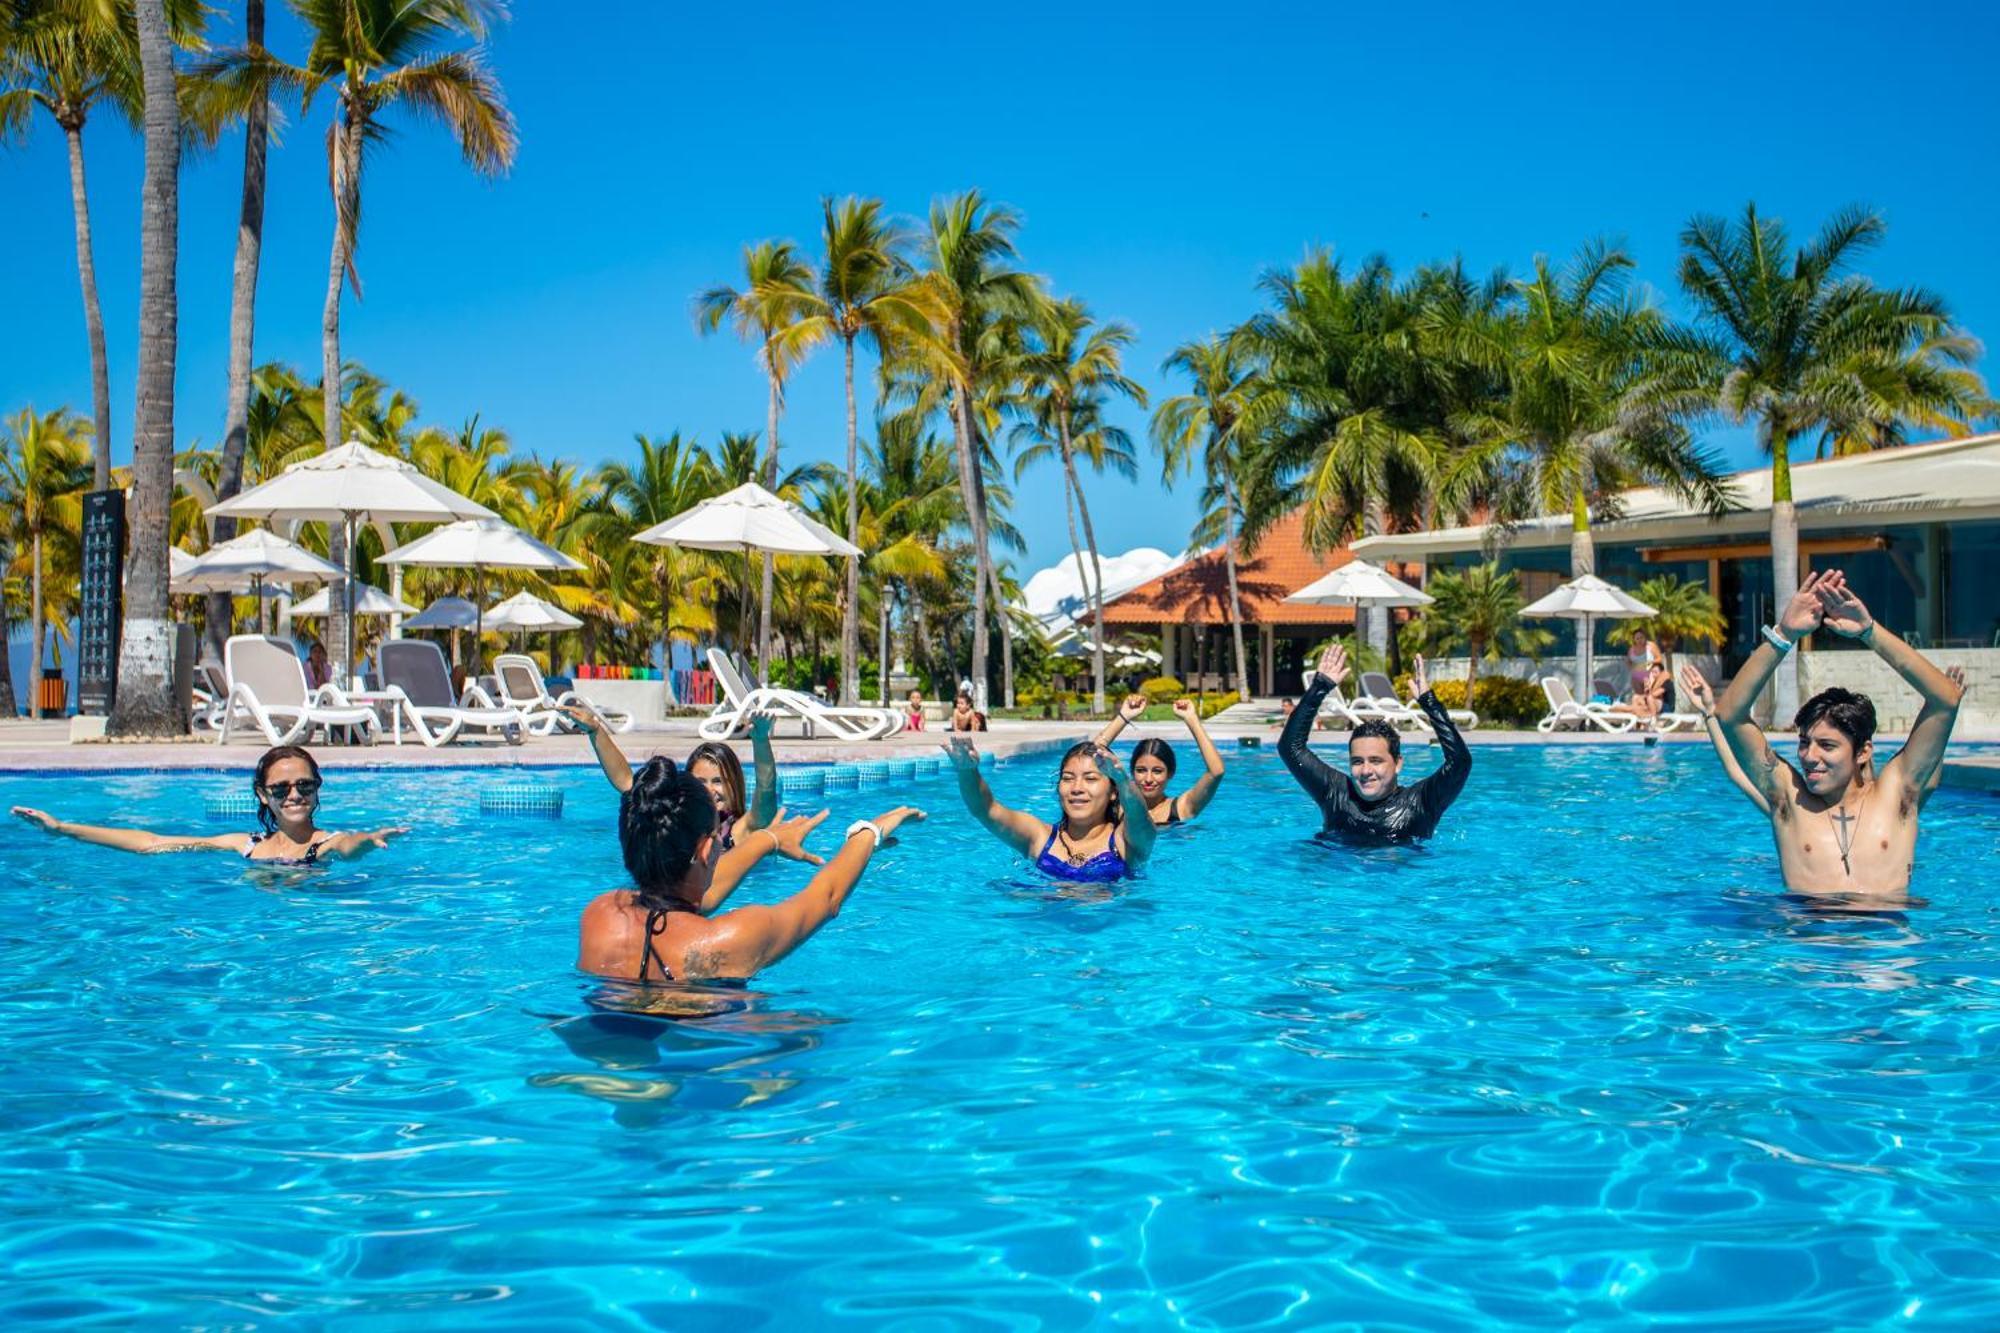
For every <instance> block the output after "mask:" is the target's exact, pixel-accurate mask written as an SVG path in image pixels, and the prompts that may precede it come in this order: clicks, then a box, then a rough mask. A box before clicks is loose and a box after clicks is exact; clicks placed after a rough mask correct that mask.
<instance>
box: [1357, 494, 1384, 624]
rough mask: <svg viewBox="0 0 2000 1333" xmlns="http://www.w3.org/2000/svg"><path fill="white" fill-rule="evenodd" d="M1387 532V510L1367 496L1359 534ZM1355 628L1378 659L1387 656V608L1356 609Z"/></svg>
mask: <svg viewBox="0 0 2000 1333" xmlns="http://www.w3.org/2000/svg"><path fill="white" fill-rule="evenodd" d="M1386 531H1388V510H1387V507H1386V506H1385V505H1384V504H1383V503H1382V501H1381V498H1380V497H1379V496H1373V495H1371V496H1369V497H1368V501H1367V503H1366V504H1364V505H1363V506H1362V509H1361V533H1362V535H1363V536H1364V537H1376V536H1380V535H1381V534H1382V533H1384V532H1386ZM1354 615H1355V619H1356V620H1357V621H1359V622H1361V623H1360V624H1359V625H1357V626H1356V628H1357V629H1359V630H1360V631H1361V633H1362V641H1363V642H1365V643H1366V644H1367V645H1368V646H1369V647H1370V648H1371V649H1373V650H1374V651H1375V653H1376V655H1377V656H1378V657H1383V658H1386V657H1388V655H1389V608H1388V607H1386V606H1369V607H1356V608H1355V612H1354Z"/></svg>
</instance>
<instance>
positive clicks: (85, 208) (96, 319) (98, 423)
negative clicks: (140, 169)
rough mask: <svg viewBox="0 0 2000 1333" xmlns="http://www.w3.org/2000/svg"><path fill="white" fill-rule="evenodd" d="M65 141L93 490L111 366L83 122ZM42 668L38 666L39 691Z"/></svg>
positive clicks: (66, 132) (106, 435) (66, 129)
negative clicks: (84, 342)
mask: <svg viewBox="0 0 2000 1333" xmlns="http://www.w3.org/2000/svg"><path fill="white" fill-rule="evenodd" d="M63 139H64V141H65V142H66V143H67V144H68V145H69V202H70V208H71V210H72V211H73V212H74V213H75V214H76V273H77V278H78V280H79V281H80V282H81V284H82V286H83V325H84V329H85V330H86V331H87V332H88V334H89V335H90V411H91V422H92V429H93V434H92V436H91V441H90V446H91V447H90V453H91V464H90V487H91V489H92V490H96V491H102V490H108V489H109V488H110V486H111V363H110V361H109V360H108V359H107V358H106V356H105V353H104V309H103V307H102V306H101V305H99V303H98V300H97V261H96V259H95V258H94V257H93V255H92V246H91V242H90V195H89V192H88V191H87V190H86V189H85V188H84V179H83V121H82V120H81V119H80V118H78V119H70V118H65V119H64V121H63ZM39 670H40V668H39V667H37V672H38V674H37V676H36V684H35V685H31V686H30V688H38V686H39V682H40V679H41V677H40V675H39Z"/></svg>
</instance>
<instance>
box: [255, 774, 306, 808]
mask: <svg viewBox="0 0 2000 1333" xmlns="http://www.w3.org/2000/svg"><path fill="white" fill-rule="evenodd" d="M319 787H320V780H319V779H318V778H300V779H299V780H298V781H296V782H273V783H271V784H270V785H269V786H267V787H265V788H264V794H265V795H266V796H271V797H275V798H276V799H277V800H278V801H279V802H280V803H281V804H282V803H283V802H285V801H289V800H291V799H292V793H293V792H297V793H298V794H299V795H301V796H317V795H319Z"/></svg>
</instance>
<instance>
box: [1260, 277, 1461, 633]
mask: <svg viewBox="0 0 2000 1333" xmlns="http://www.w3.org/2000/svg"><path fill="white" fill-rule="evenodd" d="M1429 281H1430V280H1429V278H1428V276H1427V275H1426V274H1424V273H1421V272H1420V273H1418V274H1416V275H1415V276H1413V277H1412V278H1411V279H1410V280H1407V281H1405V282H1402V283H1398V282H1397V281H1396V278H1395V275H1394V273H1393V272H1392V271H1391V270H1390V268H1389V265H1388V262H1387V261H1386V260H1384V259H1381V258H1379V257H1378V258H1374V259H1370V260H1368V261H1366V262H1365V263H1364V264H1362V266H1361V267H1360V268H1359V269H1358V270H1357V271H1356V272H1355V273H1354V274H1353V275H1352V276H1351V277H1350V276H1348V275H1347V274H1346V273H1345V272H1344V271H1343V269H1342V267H1341V264H1340V262H1339V261H1338V260H1337V259H1335V258H1334V257H1333V256H1332V255H1331V254H1329V253H1327V252H1325V251H1316V252H1314V253H1313V254H1310V255H1308V256H1307V257H1306V259H1305V260H1304V261H1302V262H1301V263H1300V264H1299V265H1298V267H1297V268H1296V269H1293V270H1291V271H1289V272H1274V273H1270V274H1267V275H1266V276H1265V277H1264V279H1263V281H1262V283H1261V286H1262V287H1263V289H1264V291H1265V293H1266V295H1267V296H1268V297H1269V299H1270V301H1271V305H1272V308H1271V309H1270V310H1268V311H1265V312H1263V313H1261V314H1258V315H1256V316H1254V317H1253V318H1252V319H1251V320H1250V321H1249V322H1248V323H1247V324H1245V325H1244V326H1243V329H1242V330H1241V336H1242V337H1243V338H1244V339H1245V342H1246V346H1247V347H1248V348H1249V349H1250V350H1251V352H1252V353H1253V354H1254V355H1255V356H1256V357H1257V359H1258V360H1259V362H1260V363H1261V365H1262V371H1263V374H1264V376H1265V377H1266V378H1267V380H1268V381H1269V383H1270V385H1271V387H1272V388H1273V389H1274V390H1275V391H1277V392H1279V393H1282V394H1283V395H1284V397H1285V400H1286V408H1287V410H1286V412H1285V413H1284V415H1283V416H1282V417H1279V418H1276V419H1274V420H1273V421H1272V422H1271V423H1270V425H1269V426H1268V427H1267V428H1266V430H1265V431H1264V432H1263V438H1262V439H1261V440H1260V441H1259V442H1258V445H1257V449H1256V453H1257V454H1258V455H1260V460H1259V464H1258V466H1259V467H1260V468H1262V469H1263V470H1264V471H1265V472H1266V474H1267V484H1265V485H1262V486H1260V493H1262V494H1263V495H1265V496H1266V497H1267V498H1268V502H1269V504H1270V505H1271V506H1272V508H1271V510H1270V511H1268V512H1266V513H1262V514H1256V515H1252V516H1251V518H1252V521H1251V523H1250V524H1249V525H1248V526H1249V528H1250V530H1251V535H1253V536H1254V535H1256V533H1257V532H1260V531H1261V530H1262V528H1263V527H1264V526H1265V525H1267V524H1268V523H1269V522H1270V521H1272V520H1273V519H1275V518H1276V517H1277V516H1278V515H1279V514H1280V513H1282V512H1285V511H1287V510H1289V509H1291V508H1293V507H1295V506H1297V505H1300V504H1303V505H1304V507H1305V518H1306V534H1307V540H1308V542H1309V543H1310V544H1311V545H1313V546H1314V547H1315V548H1325V547H1329V546H1332V545H1335V544H1337V543H1338V542H1339V541H1340V540H1341V539H1342V538H1344V537H1346V536H1348V535H1350V534H1351V533H1353V532H1354V531H1355V530H1356V529H1357V528H1358V529H1359V531H1360V533H1361V534H1363V535H1373V534H1376V533H1380V532H1383V531H1386V530H1387V526H1388V522H1389V517H1390V512H1391V504H1392V501H1393V500H1394V499H1395V498H1396V497H1398V496H1401V497H1404V498H1405V500H1406V502H1407V503H1415V504H1416V505H1417V506H1418V507H1423V497H1424V496H1425V495H1426V494H1427V493H1428V492H1429V490H1430V488H1431V486H1432V483H1433V482H1434V480H1435V479H1436V477H1437V476H1438V472H1439V461H1440V455H1441V454H1442V453H1443V451H1444V447H1445V438H1446V421H1447V417H1448V416H1449V414H1450V410H1451V407H1452V391H1453V389H1454V388H1455V386H1456V383H1457V379H1458V371H1457V368H1456V366H1455V365H1454V364H1453V362H1452V361H1451V360H1449V359H1448V358H1445V357H1441V356H1438V355H1436V354H1434V352H1433V349H1432V348H1431V346H1430V344H1429V342H1428V340H1427V338H1426V337H1425V322H1426V316H1427V306H1426V301H1425V292H1426V288H1427V286H1428V284H1429ZM1361 618H1362V621H1363V623H1364V625H1365V627H1366V628H1365V635H1364V637H1365V639H1366V641H1367V643H1368V644H1369V646H1370V647H1371V648H1373V649H1374V650H1375V651H1376V652H1378V653H1384V654H1386V653H1387V651H1388V646H1389V632H1388V616H1387V614H1386V613H1385V612H1383V611H1381V610H1380V609H1374V608H1371V609H1368V610H1367V611H1366V612H1365V614H1363V615H1362V617H1361Z"/></svg>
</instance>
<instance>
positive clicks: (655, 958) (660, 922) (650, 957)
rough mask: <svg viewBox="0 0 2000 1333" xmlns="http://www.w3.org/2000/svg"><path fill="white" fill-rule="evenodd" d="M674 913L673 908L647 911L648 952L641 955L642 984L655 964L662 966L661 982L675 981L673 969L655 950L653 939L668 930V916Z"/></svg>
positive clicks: (640, 978) (656, 908) (655, 908)
mask: <svg viewBox="0 0 2000 1333" xmlns="http://www.w3.org/2000/svg"><path fill="white" fill-rule="evenodd" d="M672 911H673V909H672V908H671V907H651V908H648V909H647V910H646V951H645V952H644V953H642V954H640V955H639V980H640V981H642V982H643V981H645V980H647V978H648V976H649V974H650V973H651V971H652V967H653V964H655V963H658V964H659V965H660V980H662V981H672V980H673V979H674V974H673V971H672V969H670V968H669V967H668V966H667V960H666V959H664V958H662V957H660V955H659V953H658V952H657V951H656V950H655V949H654V948H653V937H654V936H655V935H658V934H659V933H660V932H661V931H663V930H665V929H666V928H667V916H668V915H669V914H670V913H671V912H672Z"/></svg>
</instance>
